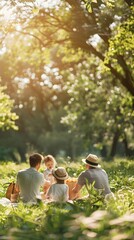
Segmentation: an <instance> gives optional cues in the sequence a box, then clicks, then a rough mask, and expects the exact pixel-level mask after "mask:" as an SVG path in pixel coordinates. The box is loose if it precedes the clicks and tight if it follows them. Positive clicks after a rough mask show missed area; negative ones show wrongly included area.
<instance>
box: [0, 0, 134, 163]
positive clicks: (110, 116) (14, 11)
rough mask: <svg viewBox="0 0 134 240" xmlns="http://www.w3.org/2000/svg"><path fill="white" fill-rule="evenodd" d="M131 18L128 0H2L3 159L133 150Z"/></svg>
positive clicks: (119, 153)
mask: <svg viewBox="0 0 134 240" xmlns="http://www.w3.org/2000/svg"><path fill="white" fill-rule="evenodd" d="M133 16H134V7H133V1H131V0H130V1H127V0H118V1H111V0H108V1H103V0H96V1H88V0H84V1H77V0H62V1H55V4H53V3H49V4H48V5H47V4H44V3H43V1H32V0H31V1H22V0H19V1H11V0H9V1H4V0H3V1H1V3H0V21H1V23H2V24H1V25H0V77H1V81H0V85H1V86H2V88H1V89H0V94H1V97H0V159H1V160H4V161H8V160H13V161H15V162H25V161H26V158H27V154H28V153H31V152H33V151H38V152H41V153H43V154H53V155H54V156H55V157H56V158H67V157H68V158H69V159H71V160H76V159H77V157H78V156H82V155H86V154H87V153H89V152H92V153H95V154H98V155H99V156H102V157H103V158H104V159H107V160H109V159H113V158H114V157H115V156H121V157H129V158H131V157H133V156H134V111H133V110H134V97H133V96H134V79H133V77H134V76H133V67H134V63H133V56H132V52H133V50H134V35H133V31H134V29H133V26H134V19H133ZM3 86H5V88H4V89H3ZM17 116H18V119H17ZM15 126H17V127H18V129H17V127H15ZM15 129H16V131H15ZM5 130H6V131H5Z"/></svg>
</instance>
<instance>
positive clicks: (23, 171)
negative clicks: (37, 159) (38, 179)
mask: <svg viewBox="0 0 134 240" xmlns="http://www.w3.org/2000/svg"><path fill="white" fill-rule="evenodd" d="M27 171H28V169H23V170H19V171H18V173H17V174H18V175H21V174H25V172H27Z"/></svg>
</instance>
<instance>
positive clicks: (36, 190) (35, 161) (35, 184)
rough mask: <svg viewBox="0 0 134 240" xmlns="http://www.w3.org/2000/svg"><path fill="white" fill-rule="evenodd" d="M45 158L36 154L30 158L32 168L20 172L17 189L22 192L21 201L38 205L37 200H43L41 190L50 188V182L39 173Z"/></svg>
mask: <svg viewBox="0 0 134 240" xmlns="http://www.w3.org/2000/svg"><path fill="white" fill-rule="evenodd" d="M42 160H43V156H42V155H41V154H39V153H34V154H32V155H31V156H30V157H29V164H30V167H29V168H28V169H24V170H20V171H19V172H18V174H17V182H16V189H17V190H18V191H19V192H20V199H21V200H22V201H23V202H26V203H27V202H33V203H36V202H37V199H41V193H40V188H41V187H43V188H44V187H46V188H48V187H49V186H50V183H49V181H46V180H45V179H44V175H43V173H40V172H38V171H39V168H40V165H41V162H42Z"/></svg>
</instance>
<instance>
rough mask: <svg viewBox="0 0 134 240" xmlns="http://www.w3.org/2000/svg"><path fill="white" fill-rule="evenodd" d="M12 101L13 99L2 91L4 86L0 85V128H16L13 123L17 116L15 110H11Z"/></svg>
mask: <svg viewBox="0 0 134 240" xmlns="http://www.w3.org/2000/svg"><path fill="white" fill-rule="evenodd" d="M13 103H14V101H13V100H11V99H10V97H9V96H8V95H7V94H5V93H4V88H2V87H0V129H2V130H8V129H9V128H13V129H14V130H17V129H18V127H17V126H16V125H15V121H16V120H17V119H18V116H17V115H16V113H15V112H12V109H13Z"/></svg>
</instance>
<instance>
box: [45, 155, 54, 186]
mask: <svg viewBox="0 0 134 240" xmlns="http://www.w3.org/2000/svg"><path fill="white" fill-rule="evenodd" d="M43 162H44V164H45V167H46V169H45V170H44V173H43V174H44V178H45V179H46V180H47V181H49V182H50V184H52V183H54V180H55V179H54V177H53V175H52V170H53V169H54V168H55V165H56V161H55V158H54V157H53V156H52V155H47V156H45V157H44V161H43Z"/></svg>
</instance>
